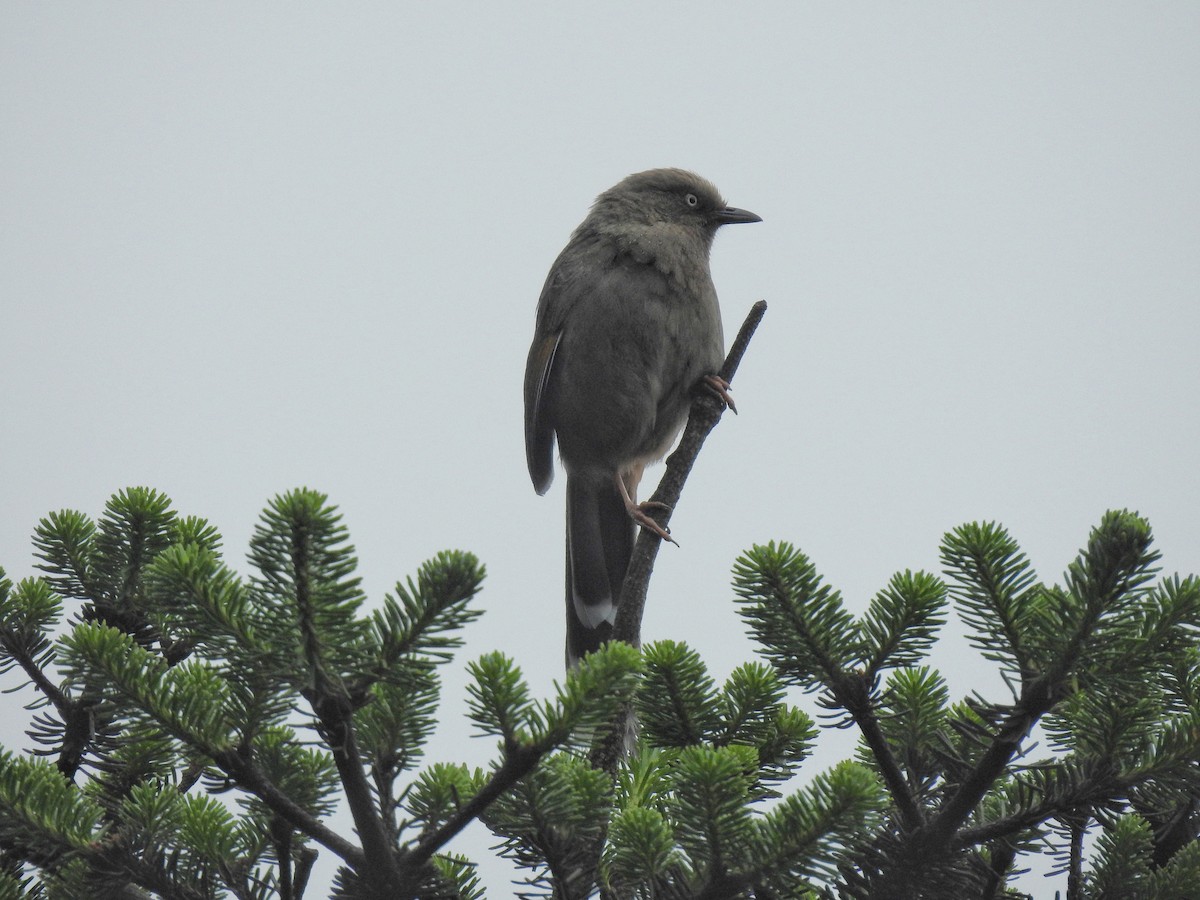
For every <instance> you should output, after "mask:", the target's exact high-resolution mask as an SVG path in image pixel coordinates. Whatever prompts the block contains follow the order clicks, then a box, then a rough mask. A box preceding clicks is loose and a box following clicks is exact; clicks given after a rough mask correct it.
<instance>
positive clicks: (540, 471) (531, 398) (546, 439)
mask: <svg viewBox="0 0 1200 900" xmlns="http://www.w3.org/2000/svg"><path fill="white" fill-rule="evenodd" d="M561 339H562V331H561V330H560V331H554V332H551V333H550V334H543V333H541V332H540V331H539V333H538V334H537V336H536V337H535V338H534V339H533V346H531V347H530V348H529V359H528V361H527V362H526V363H525V462H526V464H527V465H528V466H529V477H530V478H531V479H532V480H533V487H534V490H536V491H537V492H538V493H539V494H544V493H546V491H547V490H549V488H550V482H551V481H552V480H553V478H554V427H553V426H552V425H551V424H550V421H549V419H548V417H547V415H546V388H547V386H548V385H549V383H550V376H551V373H552V372H553V371H554V354H555V353H556V352H557V350H558V342H559V340H561Z"/></svg>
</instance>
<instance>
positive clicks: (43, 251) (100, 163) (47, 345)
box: [0, 2, 1200, 897]
mask: <svg viewBox="0 0 1200 900" xmlns="http://www.w3.org/2000/svg"><path fill="white" fill-rule="evenodd" d="M683 8H684V7H682V6H680V5H676V4H672V5H668V4H658V5H649V4H644V3H636V4H590V5H588V6H586V7H584V6H582V5H566V4H552V3H544V4H520V5H512V4H496V5H483V4H479V5H471V6H464V7H460V8H457V9H451V8H449V7H447V6H443V5H440V4H408V3H402V4H394V3H388V4H356V5H355V6H354V7H353V8H352V9H353V13H352V14H351V12H350V11H349V10H350V9H351V8H350V7H344V6H335V5H332V4H326V5H308V6H304V7H296V6H290V5H288V6H285V5H282V4H265V5H264V4H258V5H247V4H242V3H236V4H217V3H209V4H205V5H196V4H188V5H180V4H172V5H164V4H150V3H125V4H120V5H99V4H35V3H19V2H12V3H5V4H3V5H0V191H2V194H0V196H3V203H0V385H2V392H0V510H2V514H0V565H3V566H4V567H5V568H6V569H7V570H8V572H9V575H10V576H11V577H23V576H25V575H28V574H31V573H32V572H33V568H32V548H31V544H30V541H29V536H30V534H31V532H32V530H33V527H34V525H35V524H36V522H37V520H38V519H39V518H40V517H41V516H43V515H45V514H46V513H47V512H48V511H50V510H52V509H59V508H63V507H70V508H78V509H82V510H84V511H87V512H89V513H91V514H93V515H95V514H98V513H99V512H100V511H101V509H102V507H103V504H104V502H105V500H106V499H107V498H108V496H109V495H110V494H111V493H112V492H114V491H116V490H118V489H120V488H122V487H124V486H127V485H132V484H146V485H150V486H153V487H156V488H159V489H161V490H163V491H165V492H166V493H167V494H169V495H170V496H171V497H172V498H173V499H174V501H175V505H176V508H177V509H178V510H180V511H181V512H184V513H188V514H197V515H202V516H205V517H207V518H208V519H209V520H210V521H212V522H213V523H214V524H215V525H216V526H217V527H218V528H220V529H221V531H222V533H223V534H224V536H225V539H226V549H227V554H228V556H229V557H230V559H231V561H232V562H234V563H235V564H237V565H238V566H239V567H240V568H241V569H242V571H245V566H244V563H243V562H242V560H243V557H244V553H245V547H246V542H247V540H248V538H249V535H250V532H251V530H252V528H253V525H254V522H255V520H256V518H257V515H258V513H259V511H260V510H261V508H262V507H263V505H264V504H265V502H266V501H267V499H268V498H269V497H270V496H272V495H274V494H275V493H278V492H280V491H284V490H287V489H289V488H292V487H296V486H300V485H307V486H310V487H314V488H318V489H320V490H323V491H326V492H328V493H329V494H330V495H331V498H332V500H333V501H334V502H336V503H338V504H339V505H340V507H341V509H342V511H343V513H344V515H345V519H346V522H347V524H348V526H349V528H350V530H351V534H352V536H353V538H354V541H355V544H356V545H357V548H358V552H359V557H360V564H361V574H362V575H363V578H364V582H365V587H366V589H367V590H368V592H369V593H370V595H371V596H372V597H374V598H378V597H380V596H381V595H382V593H383V592H384V591H385V590H388V589H390V587H391V586H392V584H394V582H395V581H396V580H397V579H399V578H401V577H403V576H406V575H407V574H409V573H411V572H413V571H414V570H415V568H416V567H417V565H418V564H419V563H420V562H421V561H422V560H424V559H426V558H427V557H429V556H430V555H432V554H433V553H435V552H436V551H438V550H440V549H443V548H447V547H459V548H464V549H469V550H471V551H473V552H475V553H476V554H478V555H479V556H480V557H481V559H482V560H483V561H484V562H485V563H486V564H487V566H488V571H489V577H488V581H487V584H486V588H485V590H484V593H483V595H482V598H481V600H482V605H483V607H485V608H486V609H487V614H486V616H485V617H484V618H483V619H482V620H481V621H480V622H478V623H476V624H475V625H474V626H472V628H471V630H470V632H469V639H468V645H467V648H466V651H465V653H464V654H463V657H462V659H464V660H465V659H470V658H474V657H477V656H478V655H480V654H481V653H483V652H485V651H488V650H491V649H494V648H501V649H503V650H505V651H506V652H508V653H509V654H511V655H512V656H514V657H515V658H516V659H517V661H518V662H519V663H520V665H521V666H522V667H523V668H524V670H525V672H526V674H527V676H528V677H529V679H530V681H531V682H532V684H533V685H534V687H535V689H536V690H537V691H538V692H539V693H546V692H547V691H549V689H550V685H551V683H552V680H553V679H554V678H556V677H559V675H560V672H561V665H562V646H561V644H562V631H563V625H562V611H561V607H562V603H563V601H562V596H561V591H562V572H561V566H562V557H563V551H562V540H563V537H562V516H563V512H562V488H561V482H562V479H561V478H560V479H559V484H558V485H556V487H555V488H554V489H553V490H552V491H551V493H550V494H549V496H547V497H543V498H539V497H537V496H536V495H535V494H534V492H533V490H532V488H531V486H530V483H529V479H528V476H527V474H526V472H525V465H524V457H523V447H522V431H521V415H522V412H521V397H520V394H521V377H522V371H523V367H524V360H525V353H526V350H527V348H528V342H529V340H530V338H531V335H532V329H533V312H534V306H535V303H536V300H537V295H538V292H539V290H540V288H541V284H542V280H543V278H544V277H545V273H546V270H547V269H548V267H549V265H550V263H551V261H552V260H553V258H554V256H555V254H556V253H557V252H558V250H559V249H560V248H561V247H562V245H563V243H564V242H565V240H566V238H567V235H568V234H569V232H570V230H571V229H572V228H573V227H574V226H575V225H576V224H577V223H578V222H579V220H580V219H581V218H582V217H583V215H584V214H585V212H586V211H587V207H588V204H589V203H590V202H591V200H592V199H593V198H594V196H595V195H596V194H597V193H599V192H600V191H601V190H603V189H604V188H606V187H608V186H610V185H611V184H613V183H614V182H616V181H617V180H619V179H620V178H621V177H623V176H624V175H626V174H628V173H630V172H634V171H638V170H641V169H646V168H651V167H655V166H664V165H671V166H682V167H686V168H691V169H695V170H696V171H698V172H700V173H701V174H703V175H705V176H706V177H708V178H711V179H712V180H714V181H715V182H716V183H717V184H718V185H719V186H720V187H721V188H722V190H723V191H725V193H726V197H727V199H728V200H729V201H730V202H731V203H733V204H735V205H738V206H743V207H746V208H749V209H752V210H754V211H755V212H757V213H759V214H760V215H761V216H762V217H763V218H764V220H765V221H764V222H763V224H761V225H755V226H753V227H745V228H737V229H728V230H727V231H726V232H725V233H722V234H721V236H720V237H719V239H718V241H717V243H716V246H715V248H714V260H713V270H714V277H715V280H716V283H717V287H718V290H719V292H720V295H721V298H722V303H723V308H724V315H725V322H726V333H727V335H730V336H731V335H732V334H733V333H734V332H735V331H736V329H737V327H738V325H739V323H740V322H741V320H742V318H743V317H744V315H745V313H746V311H747V310H748V309H749V307H750V304H751V303H753V302H754V301H755V300H758V299H760V298H762V299H765V300H766V301H767V302H768V303H769V304H770V308H769V310H768V312H767V317H766V319H765V321H764V323H763V325H762V327H761V329H760V331H759V334H758V336H757V337H756V338H755V341H754V343H753V345H752V346H751V349H750V352H749V354H748V355H747V357H746V359H745V361H744V363H743V366H742V369H741V372H740V374H739V375H738V377H737V379H736V381H735V384H734V393H735V396H736V398H737V400H738V404H739V409H740V410H741V415H740V416H738V417H736V418H734V417H732V416H729V417H726V419H725V420H724V421H722V423H721V425H720V426H719V428H718V430H717V431H716V432H715V433H714V434H713V436H712V437H711V438H710V440H709V442H708V444H707V446H706V448H705V451H704V453H703V455H702V457H701V459H700V462H699V464H698V466H697V468H696V469H695V471H694V472H693V475H692V479H691V481H690V483H689V485H688V489H687V491H686V492H685V495H684V499H683V501H682V502H681V504H680V505H679V508H678V510H677V512H676V515H675V517H674V519H673V521H672V527H673V531H674V533H675V535H676V536H677V537H678V539H679V541H680V543H681V545H682V546H681V547H680V548H678V549H676V548H674V547H667V548H665V549H664V550H663V552H662V553H661V554H660V556H659V564H658V567H657V571H656V577H655V580H654V582H653V584H652V588H651V597H650V604H649V609H648V611H647V616H646V621H645V631H644V634H645V637H646V639H647V640H651V639H655V638H662V637H671V638H675V639H679V640H684V641H687V642H688V643H689V644H691V645H693V646H695V647H696V648H697V649H698V650H699V651H700V652H701V653H702V655H703V656H704V657H705V658H706V660H707V661H708V663H709V665H710V666H711V668H712V670H713V672H714V674H716V675H717V676H718V677H720V678H723V677H724V676H725V675H726V674H727V673H728V672H729V671H730V670H731V669H732V668H733V667H734V666H735V665H737V664H738V663H740V662H742V661H743V660H745V659H747V658H749V656H750V654H751V652H752V648H751V645H750V643H749V641H748V640H747V639H746V638H745V637H744V636H743V630H742V626H741V623H740V620H739V619H738V617H737V615H736V614H735V612H734V607H733V603H732V602H731V591H730V590H729V570H730V567H731V565H732V563H733V561H734V559H735V558H736V556H737V554H738V553H739V552H741V551H742V550H743V549H745V548H746V547H748V546H749V545H750V544H752V543H754V542H761V541H766V540H769V539H783V540H790V541H793V542H795V543H796V544H798V545H799V546H800V547H801V548H802V549H803V550H805V551H806V552H807V553H809V555H810V556H812V557H813V558H814V560H815V561H816V563H817V566H818V568H819V569H820V571H822V572H823V574H824V575H825V577H826V578H827V579H828V580H829V581H830V582H831V583H832V584H834V585H835V586H837V587H839V588H841V589H842V591H843V592H844V594H845V596H846V600H847V603H848V604H849V606H850V607H851V608H852V609H853V610H855V611H861V610H862V609H863V608H864V607H865V605H866V603H867V602H868V601H869V599H870V597H871V595H872V594H873V593H874V592H875V591H876V590H878V589H879V588H881V587H882V586H883V585H884V584H885V583H886V581H887V579H888V577H889V576H890V575H891V574H892V573H893V572H894V571H896V570H898V569H904V568H913V569H917V568H926V569H936V565H937V545H938V541H939V539H940V537H941V535H942V534H943V533H944V532H945V531H947V530H948V529H950V528H952V527H954V526H955V525H958V524H960V523H962V522H964V521H969V520H978V519H988V520H998V521H1000V522H1003V523H1004V524H1006V525H1007V526H1008V527H1009V528H1010V530H1011V531H1012V532H1013V533H1014V535H1015V536H1016V537H1017V538H1018V539H1019V540H1020V541H1021V542H1022V544H1023V546H1024V548H1025V550H1026V552H1027V553H1028V554H1029V555H1030V557H1031V559H1032V561H1033V562H1034V564H1035V565H1036V566H1037V568H1038V569H1039V571H1040V572H1041V574H1042V576H1043V577H1044V578H1047V579H1056V578H1057V577H1058V575H1059V573H1060V572H1061V571H1062V569H1063V567H1064V566H1065V565H1066V563H1067V562H1068V561H1069V559H1070V558H1071V557H1072V555H1073V554H1074V553H1075V551H1076V550H1077V548H1078V547H1079V546H1080V545H1081V544H1082V543H1083V542H1084V540H1085V539H1086V536H1087V532H1088V530H1089V529H1090V528H1091V527H1092V526H1093V525H1094V524H1095V523H1097V522H1098V521H1099V518H1100V516H1101V514H1102V513H1103V512H1104V511H1105V510H1106V509H1109V508H1118V507H1129V508H1132V509H1136V510H1138V511H1140V512H1141V513H1143V514H1144V515H1147V516H1148V517H1149V518H1150V520H1151V523H1152V524H1153V526H1154V528H1155V531H1156V534H1157V536H1158V546H1159V548H1160V549H1161V550H1162V552H1163V554H1164V566H1165V569H1166V570H1167V571H1175V570H1179V571H1182V572H1197V571H1200V475H1198V473H1197V466H1196V447H1197V445H1198V444H1200V412H1198V405H1197V389H1198V386H1200V361H1198V359H1197V353H1196V349H1197V338H1198V336H1200V304H1198V302H1197V287H1196V285H1197V283H1198V281H1200V252H1198V246H1200V227H1198V225H1200V166H1197V164H1196V160H1197V159H1200V146H1198V145H1200V108H1198V107H1200V99H1198V98H1200V91H1198V90H1197V89H1198V87H1200V81H1198V76H1200V56H1198V55H1197V53H1196V47H1197V45H1198V44H1200V7H1197V6H1196V5H1195V4H1187V3H1174V4H1172V3H1165V4H1155V5H1153V6H1149V7H1148V6H1145V5H1142V4H1133V3H1128V4H1109V3H1093V4H1087V5H1086V6H1084V5H1081V4H1028V3H1027V4H1004V5H999V4H991V5H989V4H975V3H957V2H956V3H938V4H934V3H925V4H903V5H886V6H885V5H878V6H874V7H872V6H863V5H855V6H853V7H852V8H851V7H847V6H845V5H842V4H838V5H834V4H815V3H796V2H788V3H783V2H780V3H758V4H754V3H751V4H739V5H738V6H737V8H736V11H735V10H734V9H733V7H732V5H730V6H729V7H726V6H724V5H718V4H715V3H692V4H688V5H687V7H686V9H687V13H686V15H685V14H683V13H682V12H681V10H682V9H683ZM647 479H648V482H649V483H650V484H652V483H653V482H654V481H656V480H657V477H656V475H655V473H654V472H653V471H652V472H651V473H649V474H648V476H647ZM648 489H649V485H648V488H647V490H648ZM951 630H952V631H954V630H956V629H953V628H952V629H951ZM935 661H936V663H937V664H938V665H939V666H940V667H941V668H942V669H943V670H944V671H945V672H946V673H947V675H948V676H949V677H950V679H951V684H952V687H953V688H954V689H955V691H956V692H959V693H961V692H964V691H967V690H970V689H973V688H980V689H983V690H985V691H988V692H991V693H992V694H993V695H994V696H998V694H997V692H996V685H997V684H998V681H997V680H996V679H995V678H992V677H991V676H986V677H985V676H983V675H981V672H982V671H983V670H984V669H986V667H985V666H981V665H980V661H979V660H978V659H977V656H976V654H975V653H974V652H973V651H971V650H970V649H969V648H968V647H967V646H966V645H965V644H964V643H962V642H961V641H950V642H947V643H946V644H945V645H944V646H940V647H939V649H938V655H937V657H936V660H935ZM460 670H461V666H457V667H456V668H455V670H454V671H451V672H448V673H447V682H448V690H447V695H446V697H445V700H444V707H443V714H444V718H445V726H444V728H443V730H442V732H441V733H440V734H439V737H438V740H437V741H436V743H435V744H434V746H433V747H432V748H431V751H430V757H431V758H432V759H462V760H465V761H468V762H472V763H475V764H482V763H483V762H484V761H485V760H486V759H487V758H488V757H489V756H490V755H491V745H490V743H489V742H487V741H482V740H474V741H471V740H468V733H469V732H468V728H467V725H466V723H465V721H464V720H463V719H462V711H463V709H464V705H463V698H462V692H461V684H462V681H463V679H462V676H461V671H460ZM9 678H10V679H11V678H12V676H9ZM20 699H21V698H20V697H17V696H12V695H10V696H8V697H6V698H4V703H5V707H6V709H7V710H9V715H8V716H7V717H6V719H7V722H8V726H7V727H8V730H7V732H6V733H5V734H4V735H2V736H0V737H2V739H3V742H4V743H5V744H7V745H9V746H14V747H22V746H25V744H26V743H27V741H26V739H25V738H24V736H23V735H22V734H21V733H20V730H19V728H20V727H21V724H22V723H23V722H24V721H25V715H26V714H25V713H23V712H21V711H20V710H19V703H20ZM802 702H804V703H805V705H807V706H808V707H809V708H810V710H811V708H812V707H811V704H809V703H808V701H807V699H805V700H803V701H802ZM843 752H844V746H842V747H841V748H840V749H839V748H838V747H837V746H836V745H834V744H833V743H832V742H831V743H830V748H827V749H825V750H824V751H823V752H822V753H821V754H819V755H818V758H817V759H815V760H814V761H813V762H812V763H811V764H810V766H809V767H808V768H807V774H809V775H811V774H812V773H813V772H815V771H817V770H818V769H819V768H822V767H824V766H826V765H828V764H830V763H831V762H833V761H834V760H836V758H837V757H838V756H839V754H840V753H843ZM346 830H347V831H348V830H349V829H348V826H347V828H346ZM489 841H490V839H489V838H488V837H487V836H485V835H479V834H476V835H473V836H470V837H469V838H468V839H467V840H466V841H464V843H463V844H462V845H460V849H463V850H464V851H465V852H468V853H472V854H474V855H475V856H476V857H477V858H479V857H488V856H490V854H489V853H488V852H487V851H486V847H487V845H488V843H489ZM485 878H486V880H487V882H488V883H489V884H490V885H491V886H492V896H494V897H503V896H506V895H507V894H508V892H509V888H508V886H507V881H506V879H507V878H508V875H507V869H506V868H505V867H503V866H498V865H496V864H490V865H488V866H485ZM1027 887H1028V889H1030V890H1035V891H1036V892H1037V893H1039V894H1040V895H1043V896H1048V895H1051V894H1052V890H1053V887H1062V885H1060V884H1049V883H1047V882H1045V881H1043V880H1041V879H1037V880H1036V881H1035V882H1031V883H1028V884H1027Z"/></svg>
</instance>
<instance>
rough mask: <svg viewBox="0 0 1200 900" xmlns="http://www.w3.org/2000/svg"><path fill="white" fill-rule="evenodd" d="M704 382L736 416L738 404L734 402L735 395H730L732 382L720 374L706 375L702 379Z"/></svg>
mask: <svg viewBox="0 0 1200 900" xmlns="http://www.w3.org/2000/svg"><path fill="white" fill-rule="evenodd" d="M700 380H701V381H703V382H704V386H705V387H706V388H708V389H709V390H710V391H712V392H713V393H714V394H716V395H717V396H718V397H720V398H721V402H723V403H724V404H725V405H726V406H728V407H729V411H730V412H731V413H733V414H734V415H735V416H736V415H737V404H736V403H734V402H733V397H731V396H730V395H729V389H730V384H729V382H728V381H726V380H725V379H724V378H722V377H721V376H720V375H705V376H704V377H703V378H701V379H700Z"/></svg>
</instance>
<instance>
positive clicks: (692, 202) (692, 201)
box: [683, 194, 700, 206]
mask: <svg viewBox="0 0 1200 900" xmlns="http://www.w3.org/2000/svg"><path fill="white" fill-rule="evenodd" d="M683 200H684V202H685V203H687V205H688V206H699V205H700V198H699V197H697V196H696V195H695V194H688V195H687V196H686V197H684V198H683Z"/></svg>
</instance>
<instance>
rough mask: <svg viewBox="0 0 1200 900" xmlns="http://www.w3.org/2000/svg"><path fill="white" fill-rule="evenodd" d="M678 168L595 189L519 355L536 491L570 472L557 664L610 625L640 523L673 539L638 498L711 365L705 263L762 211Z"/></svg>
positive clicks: (715, 318) (714, 364) (711, 309)
mask: <svg viewBox="0 0 1200 900" xmlns="http://www.w3.org/2000/svg"><path fill="white" fill-rule="evenodd" d="M761 221H762V219H760V218H759V217H758V216H756V215H755V214H754V213H752V212H748V211H746V210H744V209H735V208H733V207H730V206H726V205H725V201H724V200H722V199H721V195H720V193H718V191H717V189H716V187H715V186H714V185H713V184H712V183H711V182H709V181H706V180H705V179H703V178H701V177H700V176H698V175H695V174H693V173H691V172H685V171H683V170H682V169H652V170H651V171H648V172H640V173H638V174H636V175H630V176H629V177H628V178H626V179H625V180H624V181H622V182H620V183H619V184H617V185H616V186H615V187H613V188H610V189H609V190H607V191H605V192H604V193H603V194H601V195H600V196H599V197H597V198H596V202H595V203H594V204H593V205H592V209H591V212H590V213H588V216H587V218H585V219H584V220H583V223H582V224H580V226H579V227H578V228H576V229H575V231H574V233H573V234H572V235H571V239H570V241H568V243H567V246H566V247H565V248H564V249H563V251H562V253H560V254H559V255H558V259H556V260H555V261H554V265H553V266H552V267H551V268H550V274H549V275H548V276H547V277H546V284H545V286H544V287H543V288H542V295H541V298H540V299H539V300H538V309H537V325H536V330H535V332H534V337H533V345H532V346H531V347H530V348H529V359H528V361H527V363H526V367H525V456H526V461H527V463H528V465H529V475H530V478H532V479H533V486H534V488H535V489H536V490H537V492H538V493H539V494H544V493H545V492H546V491H547V489H549V487H550V481H551V479H552V478H553V477H554V441H555V438H556V437H557V439H558V449H559V455H560V457H561V459H562V463H563V468H565V469H566V472H567V665H568V666H573V665H575V664H576V663H577V662H578V661H579V659H580V658H581V657H582V656H583V655H584V654H585V653H589V652H591V651H593V650H595V649H597V648H598V647H599V646H600V645H601V644H602V643H603V642H604V641H605V640H607V639H608V637H609V636H610V634H611V632H612V625H613V622H614V620H615V618H616V611H617V603H618V602H619V600H620V591H621V583H622V581H624V578H625V570H626V568H628V566H629V559H630V556H631V555H632V553H633V541H634V537H635V535H636V530H637V526H638V525H640V526H642V527H643V528H647V529H649V530H650V531H652V532H654V533H655V534H657V535H658V536H659V537H660V538H663V539H665V540H671V537H670V535H669V534H667V532H666V531H665V530H663V529H662V528H661V527H659V525H658V524H657V523H656V522H655V521H654V519H652V518H651V517H650V516H649V515H648V513H647V511H646V505H645V504H642V505H639V504H638V503H637V487H638V482H639V481H640V480H641V477H642V471H643V470H644V469H645V467H646V466H647V465H648V464H649V463H652V462H654V461H656V460H658V459H661V458H662V457H663V456H664V455H665V454H666V452H667V451H668V450H669V449H670V447H671V444H672V443H673V442H674V440H675V437H676V435H678V433H679V431H680V429H681V428H682V427H683V425H684V422H685V421H686V419H687V414H688V408H689V406H690V403H691V392H692V390H693V389H694V388H695V387H696V386H697V384H704V385H706V386H707V387H708V388H709V389H711V390H713V391H715V392H716V393H718V394H719V395H720V396H721V397H722V399H724V400H725V401H726V403H728V404H729V406H730V408H733V404H732V401H731V400H730V397H729V395H728V393H727V392H726V391H727V389H728V387H729V385H728V384H727V383H726V382H724V381H723V380H722V379H720V378H719V377H718V376H717V374H716V373H717V370H718V369H719V368H720V366H721V362H722V359H723V358H724V340H723V337H722V334H721V311H720V308H719V307H718V305H717V292H716V288H714V287H713V282H712V275H711V273H710V272H709V267H708V256H709V250H710V249H711V248H712V242H713V237H714V236H715V235H716V233H717V229H718V228H720V227H721V226H722V225H729V224H733V223H736V222H761Z"/></svg>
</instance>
